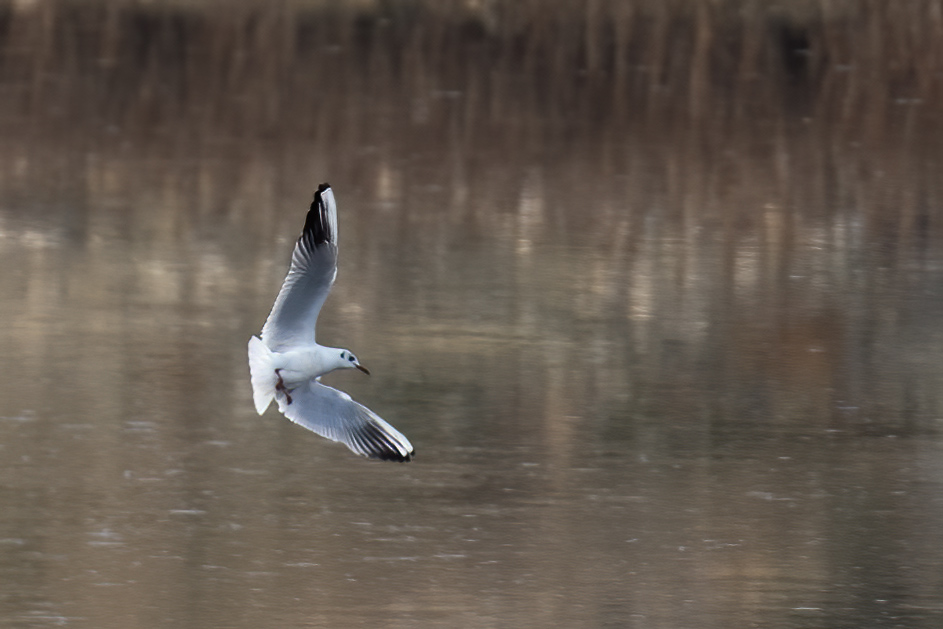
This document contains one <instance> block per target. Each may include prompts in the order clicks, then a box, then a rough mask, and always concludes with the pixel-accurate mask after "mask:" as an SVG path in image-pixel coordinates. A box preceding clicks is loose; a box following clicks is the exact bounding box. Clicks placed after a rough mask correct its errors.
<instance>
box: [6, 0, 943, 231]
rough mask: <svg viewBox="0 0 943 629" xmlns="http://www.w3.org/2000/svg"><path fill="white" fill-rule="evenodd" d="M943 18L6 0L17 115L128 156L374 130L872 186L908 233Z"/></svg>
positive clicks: (831, 12)
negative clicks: (12, 0) (14, 0)
mask: <svg viewBox="0 0 943 629" xmlns="http://www.w3.org/2000/svg"><path fill="white" fill-rule="evenodd" d="M941 26H943V10H941V3H940V2H938V1H935V0H915V1H913V2H908V3H893V2H877V1H870V2H852V1H850V0H849V1H844V2H843V1H836V0H832V1H826V0H808V1H805V2H792V3H783V4H769V3H766V2H761V1H759V0H720V1H715V2H696V1H689V0H673V1H662V0H638V1H636V2H622V1H615V0H609V1H607V0H590V1H588V2H577V1H575V0H557V1H547V0H543V1H538V0H518V1H513V2H512V1H510V0H507V1H500V0H492V1H487V0H478V1H474V0H463V1H459V0H452V1H445V2H425V1H420V0H416V1H414V2H379V1H377V2H369V1H366V0H365V1H363V2H330V1H324V2H316V1H313V0H312V1H302V0H297V1H290V0H284V1H282V2H274V3H256V2H251V1H246V2H234V3H230V2H226V3H221V2H216V1H212V0H207V1H206V2H197V3H192V2H174V1H170V0H168V1H166V2H154V3H148V4H140V3H137V2H131V1H127V2H123V1H117V2H74V1H70V0H48V1H45V0H34V1H28V0H20V1H18V2H12V3H9V2H8V3H5V4H4V5H3V6H2V8H0V130H2V132H3V133H4V135H5V137H6V138H7V140H8V146H11V145H19V146H22V147H28V149H27V148H24V150H29V151H32V152H35V151H37V150H42V147H46V150H48V151H50V152H51V153H53V154H57V153H59V152H60V151H61V147H62V146H63V143H67V142H71V143H73V146H76V147H78V148H77V151H78V153H77V154H88V152H89V151H91V152H94V153H96V154H99V155H105V156H108V155H116V154H120V155H122V157H121V159H120V161H126V160H127V158H128V157H129V156H131V155H137V156H140V155H143V154H145V153H146V154H147V155H151V156H154V155H165V156H170V155H174V156H177V157H180V156H194V155H201V156H206V155H225V156H230V157H231V156H232V155H233V154H234V151H235V152H236V153H239V152H240V151H241V152H243V153H244V154H251V155H259V154H260V153H265V152H266V151H272V153H271V155H272V156H276V157H275V159H276V160H277V159H283V160H284V159H287V158H285V157H277V156H279V155H281V156H284V155H287V154H290V152H291V149H290V148H286V147H291V146H295V147H301V146H304V145H306V144H311V143H314V144H315V145H317V146H319V147H321V150H322V152H321V153H320V154H319V155H320V157H319V159H320V160H321V161H322V162H324V163H326V162H332V163H347V164H349V166H348V168H349V169H350V170H349V174H350V176H351V177H354V174H353V173H354V171H355V170H359V169H361V167H362V165H363V162H364V159H365V158H364V156H363V149H364V147H368V148H370V150H371V151H374V150H375V152H376V153H377V154H378V155H380V157H379V158H378V163H376V164H374V168H375V169H376V170H377V172H378V173H379V172H380V171H383V170H384V169H385V168H388V164H387V165H383V164H380V163H379V162H380V161H383V160H384V159H387V160H388V159H389V158H390V157H391V155H394V154H395V155H399V156H411V157H410V159H412V160H413V163H414V164H415V163H417V162H422V159H423V156H425V158H426V162H425V167H426V168H429V169H435V168H438V167H441V166H446V167H448V168H450V169H452V171H453V172H454V176H453V183H454V184H455V186H454V187H455V189H456V190H457V192H455V194H456V195H458V197H463V195H467V194H468V190H471V189H473V188H475V186H476V183H477V182H476V181H475V178H476V177H479V178H480V177H481V175H482V173H483V172H484V171H488V172H489V173H490V174H489V177H497V178H501V177H502V175H501V173H500V170H501V169H500V167H499V166H496V165H500V164H501V163H514V164H527V163H536V164H539V165H541V167H543V168H546V169H547V172H546V176H547V177H553V178H561V179H563V180H566V179H567V178H573V179H578V178H585V176H586V175H587V172H585V171H584V172H581V168H590V169H593V170H595V171H596V173H595V174H598V175H600V176H601V179H602V181H604V182H608V183H606V185H615V186H624V188H625V189H626V190H630V191H631V194H632V195H633V196H634V197H636V198H638V199H639V202H638V203H637V204H635V205H636V206H637V207H644V206H646V205H653V204H654V203H655V201H656V199H655V197H658V199H661V200H663V201H664V202H663V203H662V205H664V206H665V207H666V208H667V209H666V210H665V212H664V213H665V217H666V218H667V219H669V220H671V221H680V223H681V224H689V222H690V221H689V219H691V218H696V219H697V221H698V222H701V221H705V220H706V221H709V222H719V223H720V224H723V225H728V226H731V227H735V226H737V225H739V224H741V223H742V222H743V221H746V222H747V223H749V224H750V225H752V226H753V227H755V228H758V229H760V228H762V222H763V220H765V219H763V216H764V215H765V214H764V213H765V212H766V211H767V210H769V208H771V207H773V208H775V207H786V208H790V211H791V208H793V207H800V208H802V209H801V211H802V212H811V213H819V212H823V211H824V212H826V213H829V212H836V211H839V210H840V209H841V208H843V207H845V208H847V207H850V206H854V207H855V211H856V212H858V211H859V210H860V212H861V215H862V216H863V217H864V219H865V221H866V222H869V223H873V224H874V225H876V226H878V228H879V231H881V233H882V234H883V235H882V237H885V236H886V234H887V233H891V234H892V235H891V236H890V238H891V240H893V239H894V237H895V236H894V235H893V234H898V233H904V234H908V235H909V234H912V233H913V232H914V231H915V230H919V231H921V232H923V233H926V232H927V230H936V231H939V227H938V221H937V220H935V219H936V217H935V212H934V211H933V210H932V208H934V207H939V206H940V203H938V202H937V201H938V200H939V198H940V192H941V191H940V189H939V186H938V185H937V184H936V183H935V178H934V177H932V176H930V175H932V173H933V172H935V169H936V165H937V164H938V157H939V148H940V146H941V134H940V131H941V128H943V125H941V124H940V117H939V115H938V112H937V111H936V109H935V108H934V107H933V106H932V103H935V102H939V101H940V99H941V96H943V94H941V81H940V74H941V70H943V67H941V66H943V54H941V48H943V37H940V36H939V35H940V32H941ZM144 147H146V148H144ZM371 147H372V148H371ZM331 151H334V152H333V153H331ZM573 155H582V156H585V157H590V156H591V158H592V159H582V160H569V159H568V157H569V156H573ZM20 157H22V156H20ZM20 157H17V156H15V155H13V154H11V153H10V151H9V150H8V151H7V154H6V155H5V156H0V160H5V161H8V163H7V166H6V167H2V166H0V169H2V170H4V171H6V172H7V173H10V172H14V171H15V170H16V168H19V172H21V173H22V171H23V167H22V159H20ZM17 159H20V162H19V163H20V164H21V165H20V166H19V167H14V165H13V162H15V161H16V160H17ZM10 160H12V161H10ZM32 161H33V162H36V161H37V160H36V159H33V160H32ZM39 161H42V162H43V163H44V166H48V163H49V161H50V160H49V159H45V158H44V159H41V160H39ZM52 161H55V158H52ZM574 163H578V165H576V166H574V165H573V164H574ZM580 164H581V165H582V166H581V165H580ZM338 168H340V167H338ZM526 179H527V173H526V172H515V173H513V176H510V175H509V176H508V177H506V182H508V183H509V185H511V186H512V187H514V188H515V189H514V192H513V193H512V194H513V195H515V196H519V195H520V194H521V186H522V184H521V183H520V182H523V181H525V180H526ZM387 180H388V177H387V179H386V180H384V179H383V176H382V175H381V174H377V176H376V181H377V182H382V181H387ZM512 181H513V182H515V183H513V184H511V183H510V182H512ZM491 183H494V182H493V181H492V182H491ZM35 184H36V182H35V181H30V182H29V185H30V186H34V187H35ZM383 185H385V184H383ZM377 186H378V187H383V186H382V185H381V183H377ZM395 187H396V186H394V188H395ZM479 190H480V189H479ZM377 194H378V195H379V196H382V194H383V193H382V192H378V193H377ZM485 194H488V193H487V192H485ZM812 199H815V202H812V201H811V200H812ZM695 200H696V203H695V202H694V201H695ZM822 200H826V201H827V202H821V201H822ZM495 205H496V207H506V206H507V205H508V204H507V203H497V204H495ZM757 208H766V210H762V211H758V210H757ZM463 211H464V210H463ZM690 212H693V213H694V214H696V216H694V217H692V216H691V215H690V214H689V213H690ZM598 218H599V217H598V216H595V215H594V216H593V217H591V221H592V220H598ZM556 220H557V222H558V227H559V228H560V229H569V228H570V227H571V226H570V225H569V223H570V222H572V221H577V220H578V221H580V222H581V223H582V222H584V221H585V220H586V217H584V216H579V215H578V214H577V213H569V214H567V213H563V214H560V215H558V216H557V218H556ZM888 225H889V226H890V227H891V229H890V232H887V230H885V229H884V228H885V227H888ZM612 227H613V226H612V224H609V223H607V222H606V221H603V225H601V228H600V230H599V234H600V235H603V236H604V235H605V234H610V233H612ZM581 231H582V230H581ZM908 237H909V236H908Z"/></svg>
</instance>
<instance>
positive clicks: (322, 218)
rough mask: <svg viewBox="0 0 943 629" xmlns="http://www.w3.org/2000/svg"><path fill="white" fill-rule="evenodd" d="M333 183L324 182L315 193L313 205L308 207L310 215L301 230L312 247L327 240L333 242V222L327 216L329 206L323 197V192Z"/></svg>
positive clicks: (306, 241)
mask: <svg viewBox="0 0 943 629" xmlns="http://www.w3.org/2000/svg"><path fill="white" fill-rule="evenodd" d="M330 188H331V185H330V184H328V183H322V184H320V185H319V186H318V190H317V192H315V193H314V200H313V201H312V202H311V207H310V208H308V215H307V216H306V217H305V226H304V229H303V230H302V232H301V237H302V239H304V241H305V243H306V244H308V245H309V246H312V247H317V246H318V245H322V244H324V243H326V242H331V237H332V234H331V224H330V221H328V218H327V214H326V212H327V208H326V207H325V206H324V201H323V200H322V199H321V193H322V192H324V191H325V190H329V189H330Z"/></svg>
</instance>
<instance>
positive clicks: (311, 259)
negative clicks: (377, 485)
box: [249, 183, 415, 461]
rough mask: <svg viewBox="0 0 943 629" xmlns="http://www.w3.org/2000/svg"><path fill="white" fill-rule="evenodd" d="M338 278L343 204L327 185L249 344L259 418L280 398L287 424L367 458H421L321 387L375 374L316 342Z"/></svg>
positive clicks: (345, 398)
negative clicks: (330, 380) (342, 374)
mask: <svg viewBox="0 0 943 629" xmlns="http://www.w3.org/2000/svg"><path fill="white" fill-rule="evenodd" d="M335 277H337V205H336V204H335V202H334V193H333V192H332V191H331V187H330V186H329V185H328V184H326V183H322V184H321V185H320V186H318V191H317V192H316V193H315V194H314V201H313V202H312V203H311V208H310V209H309V210H308V215H307V217H306V219H305V226H304V230H302V232H301V236H300V237H299V238H298V242H297V243H295V250H294V252H293V253H292V255H291V268H290V269H289V271H288V276H287V277H286V278H285V281H284V283H283V284H282V289H281V290H280V291H279V293H278V297H277V298H276V299H275V305H274V306H272V312H271V313H270V314H269V316H268V319H266V321H265V325H264V326H262V334H261V337H262V338H261V339H259V338H258V337H256V336H253V337H252V338H251V339H249V373H250V376H251V380H252V397H253V401H254V402H255V410H257V411H258V412H259V415H261V414H262V413H264V412H265V409H267V408H268V406H269V404H270V403H271V401H272V399H273V398H274V399H275V401H276V402H277V403H278V410H279V411H281V412H282V413H283V414H284V415H285V417H287V418H288V419H290V420H291V421H293V422H295V423H296V424H300V425H302V426H304V427H305V428H307V429H309V430H313V431H314V432H316V433H318V434H319V435H321V436H323V437H327V438H328V439H332V440H334V441H340V442H341V443H344V444H346V445H347V447H348V448H350V449H351V450H353V451H354V452H356V453H357V454H359V455H361V456H366V457H370V458H373V459H383V460H387V461H409V460H410V459H411V458H412V456H413V454H414V453H415V451H414V450H413V446H412V444H410V443H409V440H408V439H407V438H406V437H404V436H403V435H402V434H401V433H400V432H399V431H397V430H396V429H395V428H393V427H392V426H391V425H390V424H388V423H387V422H385V421H383V419H381V418H380V417H379V416H378V415H377V414H376V413H374V412H373V411H371V410H370V409H369V408H367V407H366V406H363V405H362V404H358V403H357V402H355V401H353V400H352V399H351V398H350V396H349V395H347V394H346V393H344V392H342V391H338V390H337V389H333V388H331V387H329V386H326V385H323V384H321V382H320V379H321V376H323V375H324V374H326V373H330V372H332V371H334V370H335V369H354V368H356V369H359V370H360V371H362V372H364V373H366V374H369V373H370V372H369V371H367V369H366V368H365V367H363V366H361V364H360V362H359V361H358V360H357V357H356V356H354V355H353V353H351V351H350V350H347V349H341V348H337V347H325V346H323V345H318V344H317V342H315V337H314V330H315V326H316V325H317V321H318V313H319V312H320V311H321V306H322V305H324V300H325V299H327V295H328V293H329V292H330V291H331V286H332V285H333V284H334V278H335Z"/></svg>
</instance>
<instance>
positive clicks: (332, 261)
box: [262, 183, 337, 352]
mask: <svg viewBox="0 0 943 629" xmlns="http://www.w3.org/2000/svg"><path fill="white" fill-rule="evenodd" d="M335 277H337V205H336V204H335V203H334V193H333V192H332V191H331V187H330V186H329V185H328V184H326V183H322V184H321V185H320V186H318V191H317V192H316V193H315V194H314V201H313V202H312V203H311V208H310V209H309V210H308V215H307V217H306V218H305V226H304V230H302V232H301V236H300V237H299V238H298V242H297V243H295V250H294V251H293V252H292V254H291V268H290V269H289V270H288V276H287V277H285V281H284V282H283V283H282V289H281V290H280V291H279V293H278V297H277V298H276V299H275V305H274V306H272V312H271V313H269V316H268V319H266V321H265V325H264V326H263V327H262V341H264V342H265V344H266V345H267V346H268V347H269V349H271V350H273V351H276V352H281V351H285V350H286V349H290V348H293V347H295V346H298V345H310V344H312V343H314V339H315V336H314V328H315V326H316V325H317V322H318V313H319V312H321V306H322V305H324V300H325V299H327V295H328V293H329V292H330V291H331V286H332V285H333V284H334V278H335Z"/></svg>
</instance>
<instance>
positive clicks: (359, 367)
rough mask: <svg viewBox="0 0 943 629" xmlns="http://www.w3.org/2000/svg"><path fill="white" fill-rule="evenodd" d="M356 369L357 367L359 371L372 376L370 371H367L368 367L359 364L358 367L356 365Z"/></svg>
mask: <svg viewBox="0 0 943 629" xmlns="http://www.w3.org/2000/svg"><path fill="white" fill-rule="evenodd" d="M354 367H356V368H357V369H359V370H360V371H362V372H364V373H365V374H367V375H368V376H369V375H370V370H369V369H367V368H366V367H364V366H363V365H361V364H360V363H357V364H356V365H354Z"/></svg>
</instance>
